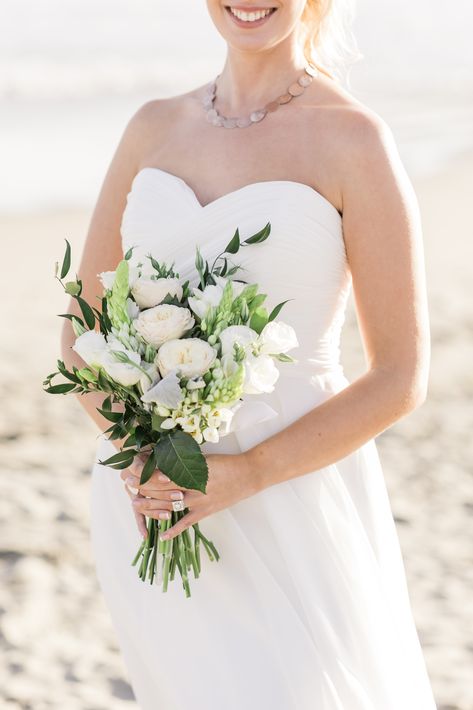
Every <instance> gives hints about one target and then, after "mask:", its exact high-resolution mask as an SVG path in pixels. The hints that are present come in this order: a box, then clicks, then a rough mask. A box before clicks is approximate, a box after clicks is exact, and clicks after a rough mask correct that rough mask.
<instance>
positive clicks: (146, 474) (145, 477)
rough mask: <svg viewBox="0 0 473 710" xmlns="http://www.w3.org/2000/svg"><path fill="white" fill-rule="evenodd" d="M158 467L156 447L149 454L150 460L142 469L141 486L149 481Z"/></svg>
mask: <svg viewBox="0 0 473 710" xmlns="http://www.w3.org/2000/svg"><path fill="white" fill-rule="evenodd" d="M156 467H157V466H156V448H154V449H152V451H151V453H150V455H149V456H148V460H147V461H146V463H145V465H144V466H143V469H142V471H141V476H140V486H143V485H144V484H145V483H146V482H147V481H149V479H150V478H151V476H152V475H153V471H154V469H155V468H156Z"/></svg>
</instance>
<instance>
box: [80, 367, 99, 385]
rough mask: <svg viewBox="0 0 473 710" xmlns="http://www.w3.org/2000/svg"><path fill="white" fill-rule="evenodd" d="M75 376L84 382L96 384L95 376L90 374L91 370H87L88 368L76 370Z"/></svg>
mask: <svg viewBox="0 0 473 710" xmlns="http://www.w3.org/2000/svg"><path fill="white" fill-rule="evenodd" d="M77 376H78V377H80V378H81V380H85V381H86V382H97V375H96V374H95V373H94V372H92V370H89V368H88V367H83V368H82V370H78V371H77Z"/></svg>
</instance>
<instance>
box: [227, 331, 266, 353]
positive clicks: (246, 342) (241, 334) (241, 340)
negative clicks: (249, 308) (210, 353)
mask: <svg viewBox="0 0 473 710" xmlns="http://www.w3.org/2000/svg"><path fill="white" fill-rule="evenodd" d="M257 338H258V333H257V332H256V330H253V329H252V328H249V327H248V326H247V325H230V326H229V327H228V328H225V329H224V330H222V332H221V333H220V342H221V343H222V355H223V356H225V355H233V345H234V343H238V344H239V345H241V346H242V347H243V348H245V350H248V346H250V345H251V343H253V342H255V341H256V340H257Z"/></svg>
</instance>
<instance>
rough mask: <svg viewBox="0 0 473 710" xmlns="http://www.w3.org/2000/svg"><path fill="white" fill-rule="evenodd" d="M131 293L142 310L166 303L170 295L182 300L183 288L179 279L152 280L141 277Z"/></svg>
mask: <svg viewBox="0 0 473 710" xmlns="http://www.w3.org/2000/svg"><path fill="white" fill-rule="evenodd" d="M131 293H132V294H133V297H134V299H135V301H136V302H137V304H138V305H139V307H140V308H152V307H153V306H157V305H158V304H159V303H161V302H162V301H164V299H165V298H166V296H167V295H168V294H169V295H170V296H171V297H172V296H176V298H177V299H178V300H181V298H182V286H181V284H180V283H179V281H178V280H177V279H151V278H147V277H146V276H140V278H138V279H137V280H136V281H135V282H134V284H133V286H132V289H131Z"/></svg>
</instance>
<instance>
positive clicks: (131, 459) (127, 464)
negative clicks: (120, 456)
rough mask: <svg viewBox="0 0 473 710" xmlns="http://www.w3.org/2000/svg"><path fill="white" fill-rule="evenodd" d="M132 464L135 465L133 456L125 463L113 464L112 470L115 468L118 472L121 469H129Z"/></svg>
mask: <svg viewBox="0 0 473 710" xmlns="http://www.w3.org/2000/svg"><path fill="white" fill-rule="evenodd" d="M132 463H133V456H131V457H130V458H129V459H125V460H124V461H121V462H120V463H114V464H112V465H111V466H110V468H113V469H114V470H115V471H118V470H120V469H121V468H129V467H130V466H131V464H132Z"/></svg>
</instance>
